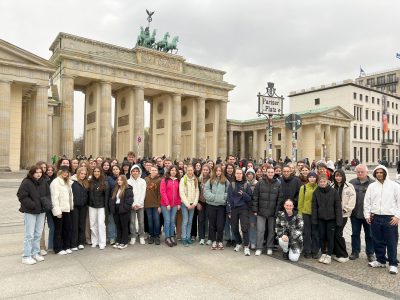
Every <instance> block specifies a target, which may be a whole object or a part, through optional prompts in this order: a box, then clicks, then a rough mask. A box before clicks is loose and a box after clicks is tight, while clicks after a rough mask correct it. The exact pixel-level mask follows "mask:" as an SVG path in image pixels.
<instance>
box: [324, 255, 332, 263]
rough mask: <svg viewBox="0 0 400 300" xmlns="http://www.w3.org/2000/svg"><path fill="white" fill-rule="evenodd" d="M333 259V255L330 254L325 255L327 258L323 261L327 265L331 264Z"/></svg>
mask: <svg viewBox="0 0 400 300" xmlns="http://www.w3.org/2000/svg"><path fill="white" fill-rule="evenodd" d="M331 261H332V258H331V256H330V255H327V256H325V259H324V261H323V262H322V263H323V264H326V265H330V264H331Z"/></svg>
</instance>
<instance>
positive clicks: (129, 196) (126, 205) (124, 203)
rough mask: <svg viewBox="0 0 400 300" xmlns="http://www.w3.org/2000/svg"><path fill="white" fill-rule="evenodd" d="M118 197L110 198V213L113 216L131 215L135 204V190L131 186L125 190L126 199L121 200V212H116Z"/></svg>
mask: <svg viewBox="0 0 400 300" xmlns="http://www.w3.org/2000/svg"><path fill="white" fill-rule="evenodd" d="M116 200H117V198H116V197H112V198H110V212H111V213H112V214H125V213H130V212H131V210H132V204H133V190H132V187H131V186H130V185H128V187H127V188H126V189H125V193H124V197H123V198H121V199H120V204H119V210H118V211H115V201H116Z"/></svg>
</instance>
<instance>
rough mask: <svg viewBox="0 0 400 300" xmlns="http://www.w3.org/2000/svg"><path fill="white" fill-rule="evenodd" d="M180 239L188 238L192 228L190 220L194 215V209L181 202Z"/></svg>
mask: <svg viewBox="0 0 400 300" xmlns="http://www.w3.org/2000/svg"><path fill="white" fill-rule="evenodd" d="M181 209H182V218H183V220H182V235H181V237H182V241H183V240H185V239H190V232H191V230H192V221H193V215H194V209H191V210H189V209H188V208H187V207H186V206H185V204H183V203H182V205H181Z"/></svg>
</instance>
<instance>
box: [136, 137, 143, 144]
mask: <svg viewBox="0 0 400 300" xmlns="http://www.w3.org/2000/svg"><path fill="white" fill-rule="evenodd" d="M136 141H137V143H138V144H140V143H141V142H142V137H141V136H139V135H138V136H137V138H136Z"/></svg>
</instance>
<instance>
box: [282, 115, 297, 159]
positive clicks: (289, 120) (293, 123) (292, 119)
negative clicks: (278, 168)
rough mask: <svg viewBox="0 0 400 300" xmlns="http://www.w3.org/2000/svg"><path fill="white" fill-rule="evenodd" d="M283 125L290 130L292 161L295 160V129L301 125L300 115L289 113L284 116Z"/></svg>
mask: <svg viewBox="0 0 400 300" xmlns="http://www.w3.org/2000/svg"><path fill="white" fill-rule="evenodd" d="M285 126H286V128H287V129H289V130H291V131H292V161H297V141H296V131H297V130H298V129H299V128H300V127H301V117H300V116H299V115H296V114H290V115H288V116H287V117H286V118H285Z"/></svg>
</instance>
